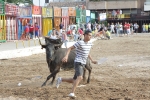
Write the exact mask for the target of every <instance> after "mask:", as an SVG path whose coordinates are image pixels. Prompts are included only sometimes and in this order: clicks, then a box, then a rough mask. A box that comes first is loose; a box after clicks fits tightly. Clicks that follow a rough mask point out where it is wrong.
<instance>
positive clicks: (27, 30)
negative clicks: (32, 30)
mask: <svg viewBox="0 0 150 100" xmlns="http://www.w3.org/2000/svg"><path fill="white" fill-rule="evenodd" d="M24 32H25V39H28V40H29V39H30V37H29V24H28V23H27V24H26V26H25V27H24Z"/></svg>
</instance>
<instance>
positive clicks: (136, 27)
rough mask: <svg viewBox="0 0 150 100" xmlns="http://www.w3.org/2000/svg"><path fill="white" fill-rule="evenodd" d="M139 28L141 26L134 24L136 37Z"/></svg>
mask: <svg viewBox="0 0 150 100" xmlns="http://www.w3.org/2000/svg"><path fill="white" fill-rule="evenodd" d="M138 28H139V25H138V24H137V23H135V24H134V30H135V33H136V35H137V33H138Z"/></svg>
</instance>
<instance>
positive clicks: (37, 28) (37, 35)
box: [34, 23, 39, 38]
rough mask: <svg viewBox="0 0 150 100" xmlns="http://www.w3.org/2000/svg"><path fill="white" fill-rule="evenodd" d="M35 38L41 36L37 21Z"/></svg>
mask: <svg viewBox="0 0 150 100" xmlns="http://www.w3.org/2000/svg"><path fill="white" fill-rule="evenodd" d="M34 29H35V38H38V37H39V34H38V31H39V26H38V24H37V23H35V28H34Z"/></svg>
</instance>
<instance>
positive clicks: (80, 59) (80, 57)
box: [56, 30, 97, 97]
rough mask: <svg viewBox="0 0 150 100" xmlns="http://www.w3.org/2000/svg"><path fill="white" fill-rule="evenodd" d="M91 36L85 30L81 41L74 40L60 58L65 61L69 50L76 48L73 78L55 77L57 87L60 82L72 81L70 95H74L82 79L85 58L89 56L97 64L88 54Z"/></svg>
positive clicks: (89, 32)
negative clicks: (64, 54)
mask: <svg viewBox="0 0 150 100" xmlns="http://www.w3.org/2000/svg"><path fill="white" fill-rule="evenodd" d="M91 37H92V33H91V31H89V30H88V31H85V33H84V40H83V41H78V42H76V43H75V44H74V45H73V46H71V47H70V48H68V51H67V54H66V56H65V57H64V58H63V59H62V62H67V60H68V55H69V53H70V51H71V50H73V49H76V57H75V61H74V66H75V74H74V77H73V78H70V79H65V78H61V77H59V78H58V79H57V84H56V86H57V88H58V87H59V85H60V83H61V82H68V83H73V88H72V91H71V93H70V94H69V96H70V97H75V94H74V92H75V89H76V87H77V86H78V84H79V83H80V81H81V80H82V79H83V77H82V76H83V70H84V67H85V64H86V60H87V58H89V59H90V60H91V61H92V63H94V64H97V61H94V60H93V59H92V58H91V56H90V55H89V52H90V49H91V47H92V45H93V44H92V43H91V42H90V39H91Z"/></svg>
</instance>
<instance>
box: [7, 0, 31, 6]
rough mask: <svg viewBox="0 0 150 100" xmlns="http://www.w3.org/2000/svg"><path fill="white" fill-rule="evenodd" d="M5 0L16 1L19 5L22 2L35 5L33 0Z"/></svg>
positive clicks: (8, 0)
mask: <svg viewBox="0 0 150 100" xmlns="http://www.w3.org/2000/svg"><path fill="white" fill-rule="evenodd" d="M5 1H6V2H9V3H15V4H17V5H19V4H20V3H23V4H28V5H33V0H5Z"/></svg>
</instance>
